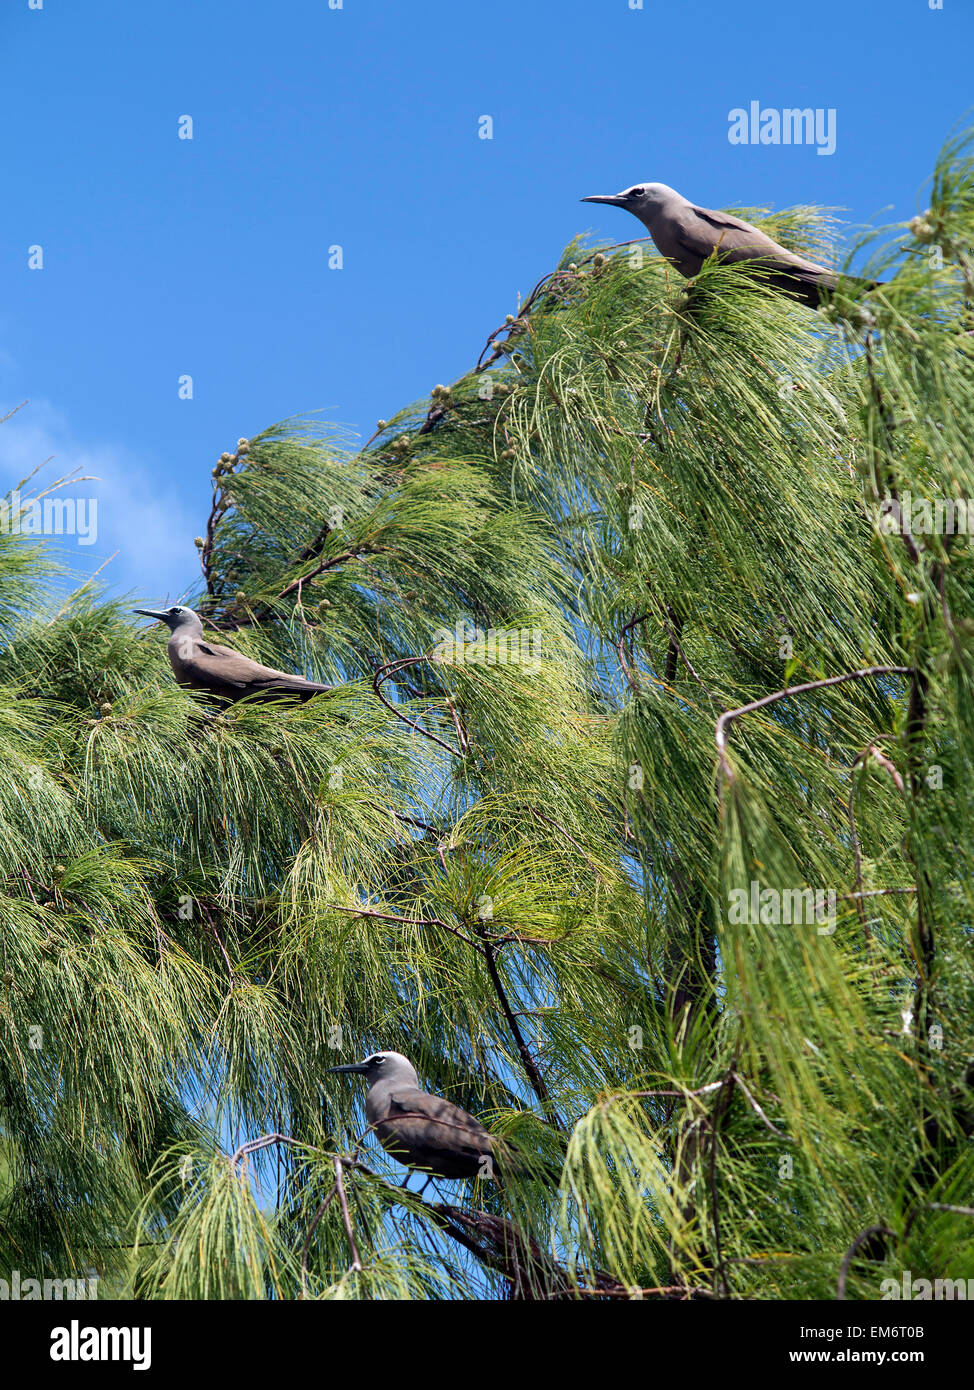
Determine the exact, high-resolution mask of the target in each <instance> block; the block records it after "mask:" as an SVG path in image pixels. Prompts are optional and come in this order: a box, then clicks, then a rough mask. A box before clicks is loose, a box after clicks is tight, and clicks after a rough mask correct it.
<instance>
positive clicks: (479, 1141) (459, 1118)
mask: <svg viewBox="0 0 974 1390" xmlns="http://www.w3.org/2000/svg"><path fill="white" fill-rule="evenodd" d="M397 1114H398V1115H403V1116H405V1115H411V1116H422V1118H423V1119H424V1120H426V1121H433V1122H434V1123H435V1124H441V1125H442V1126H443V1128H444V1130H445V1131H446V1133H445V1134H444V1135H443V1138H444V1140H446V1141H447V1142H449V1143H451V1144H454V1145H455V1146H456V1147H458V1148H460V1147H463V1146H464V1145H469V1146H470V1147H471V1149H472V1150H473V1151H474V1152H476V1153H482V1152H484V1151H485V1150H484V1144H485V1141H486V1144H487V1145H488V1146H489V1144H490V1135H489V1134H488V1133H487V1131H486V1130H485V1129H484V1127H483V1125H482V1124H481V1123H480V1121H479V1120H475V1119H474V1117H473V1116H472V1115H468V1114H467V1112H466V1110H461V1108H460V1106H459V1105H454V1104H453V1103H452V1101H449V1100H444V1099H443V1097H442V1096H433V1095H430V1094H429V1093H428V1092H427V1091H410V1090H404V1091H395V1092H393V1094H392V1095H391V1096H390V1097H389V1118H390V1119H392V1118H394V1117H395V1116H396V1115H397Z"/></svg>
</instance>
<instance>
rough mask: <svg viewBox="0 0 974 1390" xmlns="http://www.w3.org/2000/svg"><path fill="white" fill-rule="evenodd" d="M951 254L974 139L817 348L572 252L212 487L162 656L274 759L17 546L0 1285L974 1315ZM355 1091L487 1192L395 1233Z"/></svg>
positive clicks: (968, 287)
mask: <svg viewBox="0 0 974 1390" xmlns="http://www.w3.org/2000/svg"><path fill="white" fill-rule="evenodd" d="M748 215H750V216H753V217H755V218H758V217H761V216H763V215H762V214H758V213H751V214H748ZM765 223H766V225H767V226H768V228H769V230H770V231H771V232H772V233H773V235H775V236H776V237H777V238H778V239H779V240H781V241H783V242H784V243H786V244H788V245H791V246H794V247H795V249H797V250H800V251H803V252H805V253H807V254H812V255H816V256H821V255H822V254H823V253H824V252H823V248H824V247H825V246H826V245H827V243H828V241H829V238H830V236H831V233H832V223H831V221H830V219H829V218H828V217H827V216H826V215H825V214H823V213H820V212H817V211H816V210H815V209H810V208H800V209H794V210H792V211H791V212H790V213H780V214H777V215H775V216H774V217H771V216H767V217H765ZM972 245H974V160H972V158H971V154H970V151H969V147H968V145H967V144H966V143H965V141H964V140H959V141H955V142H952V143H951V144H950V145H949V146H948V147H947V148H946V149H945V151H944V153H943V155H942V156H941V159H940V161H939V162H938V165H937V168H936V171H935V174H934V178H933V183H932V192H931V202H930V208H929V210H928V211H927V212H926V213H924V214H923V216H921V217H919V218H917V219H915V220H914V222H912V223H911V224H910V225H909V226H908V227H904V228H896V229H887V230H886V231H884V232H882V233H877V234H876V236H875V238H874V239H873V247H872V251H871V260H870V265H869V271H868V274H869V276H870V277H871V278H872V277H875V278H877V279H881V280H883V281H884V282H885V283H884V284H883V285H882V286H881V287H880V288H878V289H876V290H873V291H869V290H867V289H866V288H864V286H863V285H862V283H861V282H855V281H852V280H850V281H848V282H846V283H844V285H843V288H842V289H841V290H840V291H839V292H837V294H836V296H835V298H834V300H833V302H832V303H831V304H830V305H828V306H826V308H825V309H824V311H823V312H821V313H812V312H810V311H809V310H807V309H805V308H803V307H801V306H799V305H797V304H796V303H794V302H792V301H791V300H789V299H787V298H785V297H783V296H782V295H780V294H778V293H775V292H773V291H772V290H771V289H770V288H769V287H768V286H767V285H766V284H765V283H763V281H762V278H761V275H760V272H754V273H748V272H747V271H746V270H745V269H742V268H740V267H724V266H720V265H718V264H716V263H708V264H707V265H705V266H704V267H703V269H702V271H701V273H700V275H699V276H698V277H697V278H696V280H695V281H693V282H692V283H687V282H684V281H682V280H680V279H679V277H677V276H676V275H675V274H674V272H673V270H672V269H671V268H670V267H669V266H668V265H667V264H666V263H665V262H663V261H661V260H660V259H659V258H658V257H656V256H655V255H654V254H651V246H650V245H649V244H647V243H636V244H626V245H624V246H622V247H604V248H602V249H600V250H598V251H593V250H590V249H585V248H583V247H582V246H580V245H579V244H577V243H576V244H573V245H572V246H571V247H569V248H568V250H567V251H566V253H565V256H564V258H563V260H562V262H561V263H560V265H559V266H558V268H557V269H556V270H555V271H554V272H553V273H552V274H551V275H549V276H546V277H545V279H544V280H543V281H542V282H541V283H540V285H539V286H538V287H537V289H536V290H535V291H534V292H533V293H532V295H531V296H530V297H529V299H528V300H526V301H525V303H524V304H523V305H522V306H521V308H520V311H519V312H518V314H516V315H511V316H509V317H508V320H507V321H506V323H505V324H504V325H503V327H502V328H501V329H499V330H498V331H497V332H496V333H495V334H493V335H491V338H490V340H489V342H488V346H487V348H486V349H485V352H484V354H482V357H481V360H480V362H479V363H478V364H477V366H476V368H475V369H474V370H472V371H471V372H470V373H469V374H468V375H466V376H464V377H463V378H461V379H460V380H459V381H457V382H455V383H453V384H452V385H451V386H449V387H446V386H438V387H436V388H435V389H434V391H433V393H432V396H431V399H430V400H428V401H426V402H423V403H419V404H417V405H415V406H412V407H409V408H408V409H406V410H404V411H402V412H401V413H400V415H399V416H398V417H396V418H395V419H393V420H391V421H388V422H386V421H382V422H380V424H379V427H378V429H377V432H376V434H375V436H374V437H373V438H372V439H371V440H370V441H369V442H368V443H367V444H366V445H365V446H364V448H362V449H360V450H359V451H357V452H355V451H353V450H352V449H351V448H350V446H349V445H348V443H347V441H345V440H343V439H342V438H340V437H338V436H336V435H335V434H334V433H331V432H329V431H328V430H327V429H325V428H324V427H323V426H321V425H320V424H319V423H318V422H316V421H315V420H314V419H313V418H310V419H304V420H296V421H288V422H286V423H284V424H282V425H277V426H274V427H273V428H271V429H269V430H267V431H265V432H264V433H263V434H262V435H259V436H257V437H255V438H253V439H250V440H241V441H239V443H238V445H237V447H236V449H235V450H233V451H228V452H227V453H226V454H224V455H223V456H222V457H221V459H220V460H219V462H218V463H217V466H216V468H215V469H214V471H213V506H212V511H211V514H210V516H209V518H208V520H207V522H206V525H205V528H204V531H203V534H202V535H201V536H200V537H199V538H198V539H197V542H196V545H197V550H198V552H199V557H200V562H201V577H200V579H199V581H198V584H197V587H196V588H195V589H194V590H193V591H192V592H191V593H190V596H189V598H188V600H187V601H188V602H189V603H190V604H191V605H192V606H194V607H196V608H197V609H198V610H199V611H200V613H201V614H202V615H203V617H204V621H205V623H206V624H207V626H208V627H209V628H210V630H212V631H213V632H214V633H215V634H216V635H217V639H218V640H219V641H222V642H225V643H227V644H229V645H231V646H234V647H236V648H238V649H239V650H240V651H242V652H245V653H247V654H248V655H251V656H253V657H255V658H257V659H259V660H261V661H264V662H267V663H269V664H271V665H273V666H277V667H280V668H283V669H285V670H293V671H300V672H302V673H304V674H306V675H308V676H310V677H312V678H314V679H319V680H325V681H329V682H332V683H334V684H335V685H336V687H337V689H336V690H335V691H334V692H333V693H332V694H329V695H324V696H318V697H316V698H315V699H314V700H312V701H310V702H309V703H307V704H305V705H298V704H292V703H288V702H283V703H278V704H267V705H262V704H259V703H252V702H242V703H239V704H237V705H235V706H232V707H220V706H218V705H215V704H214V703H213V702H212V701H210V700H208V699H207V698H206V697H203V696H199V695H191V694H188V693H187V692H184V691H182V690H181V689H179V688H178V687H177V686H176V685H175V684H174V682H173V680H172V678H171V675H170V672H169V667H168V663H167V661H166V657H165V652H164V641H163V634H161V633H160V632H159V630H158V629H156V628H148V629H138V628H136V626H135V625H134V623H133V621H132V619H131V617H130V616H129V613H128V611H127V610H128V608H129V607H130V606H131V605H129V604H128V603H126V604H122V603H120V602H114V601H108V600H106V599H105V598H104V597H102V596H100V595H99V594H98V593H97V592H96V591H95V589H94V588H93V586H91V585H88V586H85V587H83V588H82V589H81V590H79V591H78V592H76V593H74V594H72V595H71V596H70V597H69V598H68V599H67V600H66V601H65V600H64V598H63V595H59V596H58V591H57V575H56V573H55V570H54V567H53V565H52V562H51V560H50V557H49V556H48V555H47V553H46V551H44V549H43V548H42V547H41V546H39V545H38V544H37V543H35V542H32V541H29V540H26V539H24V538H22V537H19V536H16V535H6V534H4V535H2V536H0V629H2V632H0V759H2V761H3V770H4V776H3V777H2V778H0V820H2V834H0V857H2V870H0V872H2V875H3V883H2V892H3V895H4V899H5V901H4V912H3V915H2V919H0V1247H2V1256H0V1276H2V1277H6V1271H7V1270H13V1269H18V1270H20V1271H21V1274H22V1277H34V1278H44V1277H52V1278H65V1277H68V1276H75V1277H87V1276H89V1275H90V1273H91V1272H94V1273H95V1274H97V1276H98V1277H99V1279H100V1280H101V1281H102V1291H103V1293H104V1292H106V1291H110V1292H112V1293H115V1294H117V1295H120V1296H138V1297H147V1298H264V1297H267V1298H295V1297H308V1298H319V1297H323V1298H336V1299H337V1298H351V1299H379V1298H410V1299H455V1298H483V1297H515V1298H527V1297H533V1298H537V1297H540V1298H546V1299H572V1298H575V1299H590V1298H626V1297H647V1298H651V1297H663V1298H665V1297H678V1298H684V1297H710V1298H713V1297H718V1298H738V1299H793V1298H832V1297H835V1296H837V1295H838V1296H844V1297H849V1298H863V1299H870V1298H877V1297H879V1296H880V1294H881V1290H882V1287H883V1284H882V1281H883V1280H886V1279H892V1280H893V1281H895V1283H896V1285H897V1287H899V1282H900V1280H901V1278H902V1275H903V1272H904V1271H906V1270H909V1271H910V1272H911V1275H912V1277H913V1278H914V1279H918V1278H929V1279H936V1278H942V1279H943V1278H951V1279H957V1278H963V1279H966V1278H970V1277H974V1219H972V1218H974V1209H972V1206H971V1187H972V1178H974V1171H972V1155H971V1135H972V1133H974V1090H972V1082H974V1021H972V1018H974V1014H972V1005H974V961H972V938H971V922H972V910H974V886H972V885H974V872H972V870H974V864H972V862H971V861H972V854H974V851H972V845H974V791H972V787H974V767H972V749H974V573H972V558H971V554H972V552H971V549H970V541H969V537H968V535H967V534H966V533H965V527H961V526H958V525H957V522H958V520H963V521H965V522H966V520H967V515H966V512H959V511H958V506H957V505H955V504H961V503H964V502H966V501H967V499H974V467H972V464H971V458H970V440H971V439H972V438H974V255H972V252H971V247H972ZM948 515H949V516H950V517H952V518H953V523H954V524H953V525H947V523H946V520H945V519H946V518H947V517H948ZM969 520H970V527H971V529H974V500H972V501H971V503H970V517H969ZM378 1049H394V1050H396V1051H400V1052H403V1053H405V1054H406V1055H407V1056H409V1058H410V1059H411V1060H412V1061H413V1063H414V1064H415V1066H416V1068H417V1070H418V1072H419V1074H420V1076H421V1078H422V1079H423V1082H424V1083H425V1084H426V1085H428V1086H429V1088H430V1089H432V1090H435V1091H437V1092H438V1093H440V1094H442V1095H446V1096H448V1097H449V1098H450V1099H452V1100H454V1101H455V1102H457V1103H458V1104H461V1105H463V1106H465V1107H466V1108H467V1109H469V1110H471V1111H472V1112H473V1113H475V1114H476V1115H478V1117H480V1118H481V1119H482V1120H483V1121H484V1123H486V1124H487V1125H488V1126H489V1127H490V1128H491V1129H492V1131H493V1132H494V1133H495V1134H497V1135H498V1136H500V1137H501V1138H502V1139H503V1140H504V1141H505V1142H506V1144H508V1145H509V1146H510V1147H511V1148H513V1149H515V1150H516V1151H517V1154H518V1155H519V1157H520V1159H521V1165H520V1167H519V1169H518V1171H516V1172H508V1173H506V1174H503V1173H502V1174H501V1175H500V1177H499V1179H498V1180H496V1181H489V1180H484V1181H478V1182H476V1183H474V1182H463V1183H444V1182H435V1183H434V1184H433V1185H432V1186H430V1187H427V1188H426V1190H425V1191H424V1192H423V1193H422V1194H419V1192H418V1190H415V1189H418V1186H419V1184H418V1182H417V1183H415V1184H414V1188H413V1189H408V1188H403V1187H400V1186H399V1185H398V1184H399V1182H400V1180H401V1175H402V1170H401V1169H400V1168H399V1166H398V1165H397V1164H396V1163H395V1162H394V1161H393V1160H392V1159H390V1158H389V1157H388V1156H387V1155H386V1154H385V1153H384V1152H383V1151H382V1149H381V1148H380V1147H379V1145H378V1144H377V1141H376V1139H375V1136H374V1135H373V1134H372V1133H370V1132H369V1129H368V1126H367V1124H366V1121H365V1118H364V1107H363V1098H364V1097H363V1090H364V1088H363V1086H362V1084H361V1081H360V1079H358V1078H350V1077H347V1076H338V1077H335V1076H331V1075H329V1074H328V1071H327V1069H328V1067H329V1066H332V1065H336V1064H338V1063H340V1062H347V1061H350V1060H353V1059H355V1058H358V1057H360V1056H362V1055H365V1054H367V1053H369V1052H371V1051H375V1050H378Z"/></svg>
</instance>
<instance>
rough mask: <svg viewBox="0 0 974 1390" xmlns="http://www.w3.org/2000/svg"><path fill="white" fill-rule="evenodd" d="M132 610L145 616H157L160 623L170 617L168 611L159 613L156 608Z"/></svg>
mask: <svg viewBox="0 0 974 1390" xmlns="http://www.w3.org/2000/svg"><path fill="white" fill-rule="evenodd" d="M132 612H133V613H139V614H141V616H142V617H143V618H155V619H156V620H157V622H160V623H164V622H165V621H166V619H167V618H168V617H169V614H168V613H158V612H157V611H156V610H155V609H154V608H133V609H132Z"/></svg>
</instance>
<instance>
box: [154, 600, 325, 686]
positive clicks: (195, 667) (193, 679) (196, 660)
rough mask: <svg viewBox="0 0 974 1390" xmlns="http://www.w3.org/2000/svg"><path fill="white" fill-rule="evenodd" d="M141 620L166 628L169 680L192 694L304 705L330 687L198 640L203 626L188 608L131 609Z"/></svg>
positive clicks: (200, 639) (214, 644)
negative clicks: (172, 678)
mask: <svg viewBox="0 0 974 1390" xmlns="http://www.w3.org/2000/svg"><path fill="white" fill-rule="evenodd" d="M135 612H136V613H141V614H142V615H143V617H146V618H157V619H158V620H159V622H161V623H165V624H166V626H167V627H168V628H169V630H170V633H171V636H170V638H169V644H168V648H167V650H168V653H169V664H170V665H171V666H172V670H173V675H174V676H175V677H176V680H177V681H178V682H179V684H180V685H184V686H188V687H190V689H192V690H206V691H209V693H210V694H211V695H216V696H218V698H220V699H221V700H242V699H243V698H244V696H246V695H250V696H255V697H258V698H260V699H263V700H274V699H280V698H282V697H283V696H288V695H294V696H297V697H298V699H301V700H310V699H311V696H312V695H319V694H322V693H323V692H325V691H328V690H331V689H332V688H333V687H332V686H330V685H321V684H319V683H318V682H317V681H309V680H305V678H304V677H303V676H292V675H289V674H288V673H287V672H286V671H275V670H274V668H273V667H272V666H262V665H261V664H260V662H259V661H251V659H250V657H249V656H243V655H242V654H241V653H240V652H235V651H233V650H232V648H230V647H222V646H220V645H219V643H217V642H211V641H209V640H208V639H207V638H205V637H204V636H203V624H202V622H201V621H200V617H199V614H198V613H194V612H193V610H192V608H186V607H184V606H182V605H181V604H176V605H175V606H174V607H172V608H166V609H161V610H157V609H153V608H136V609H135Z"/></svg>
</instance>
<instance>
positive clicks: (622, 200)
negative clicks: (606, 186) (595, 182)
mask: <svg viewBox="0 0 974 1390" xmlns="http://www.w3.org/2000/svg"><path fill="white" fill-rule="evenodd" d="M580 201H581V202H583V203H608V204H609V206H610V207H614V208H624V207H625V206H626V203H627V202H628V201H629V199H628V198H627V197H626V195H625V194H624V193H593V195H592V197H591V198H582V199H581V200H580Z"/></svg>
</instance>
